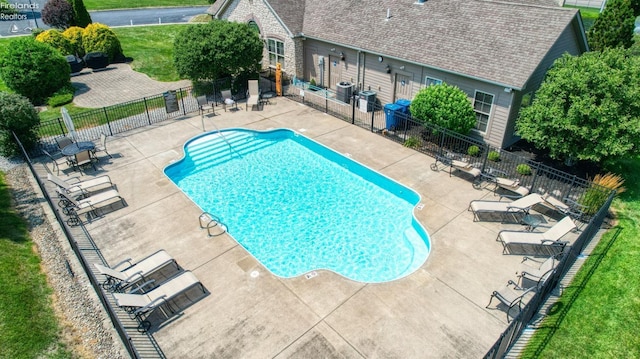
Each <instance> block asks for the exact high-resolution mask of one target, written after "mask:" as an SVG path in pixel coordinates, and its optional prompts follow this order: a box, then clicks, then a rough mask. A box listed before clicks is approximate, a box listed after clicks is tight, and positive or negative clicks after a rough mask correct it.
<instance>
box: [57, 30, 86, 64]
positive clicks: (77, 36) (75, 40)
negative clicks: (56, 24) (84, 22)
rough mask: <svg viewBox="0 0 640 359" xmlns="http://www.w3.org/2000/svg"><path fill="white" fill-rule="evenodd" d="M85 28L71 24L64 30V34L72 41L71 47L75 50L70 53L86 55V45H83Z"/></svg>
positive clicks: (80, 55) (79, 55)
mask: <svg viewBox="0 0 640 359" xmlns="http://www.w3.org/2000/svg"><path fill="white" fill-rule="evenodd" d="M83 32H84V29H83V28H81V27H78V26H71V27H70V28H68V29H66V30H64V32H63V33H62V35H64V37H66V38H67V39H68V40H69V42H70V43H71V48H72V49H73V52H70V53H69V54H72V55H76V56H78V57H84V55H85V52H84V46H83V45H82V33H83Z"/></svg>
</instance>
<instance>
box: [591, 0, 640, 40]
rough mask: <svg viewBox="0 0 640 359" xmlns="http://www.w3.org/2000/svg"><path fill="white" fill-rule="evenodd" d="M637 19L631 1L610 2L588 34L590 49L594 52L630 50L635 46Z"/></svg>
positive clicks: (615, 0) (613, 0) (618, 0)
mask: <svg viewBox="0 0 640 359" xmlns="http://www.w3.org/2000/svg"><path fill="white" fill-rule="evenodd" d="M635 19H636V18H635V16H634V14H633V9H632V7H631V0H609V2H608V3H607V6H606V7H605V8H604V10H603V11H602V14H600V16H598V18H597V19H596V21H595V22H594V23H593V26H592V27H591V28H590V29H589V31H588V32H587V39H588V40H589V47H590V48H591V50H594V51H602V50H604V49H606V48H614V47H622V48H625V49H628V48H629V47H631V45H633V30H634V28H635Z"/></svg>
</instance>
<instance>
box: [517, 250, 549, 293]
mask: <svg viewBox="0 0 640 359" xmlns="http://www.w3.org/2000/svg"><path fill="white" fill-rule="evenodd" d="M522 262H523V263H524V262H531V263H535V264H534V265H527V266H523V269H522V270H521V271H520V272H519V273H517V275H518V282H519V284H518V285H519V286H520V287H523V288H528V287H530V286H527V285H526V284H525V281H528V282H529V283H535V286H536V287H538V288H540V286H541V285H542V284H544V282H545V281H546V280H547V278H548V277H549V276H550V275H551V273H552V272H553V270H554V269H555V268H556V265H558V260H557V256H550V257H547V258H546V259H545V260H540V259H538V258H533V257H524V258H523V259H522Z"/></svg>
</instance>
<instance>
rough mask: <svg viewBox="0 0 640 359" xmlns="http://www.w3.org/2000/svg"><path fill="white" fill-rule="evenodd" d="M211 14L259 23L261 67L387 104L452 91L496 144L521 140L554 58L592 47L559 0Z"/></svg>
mask: <svg viewBox="0 0 640 359" xmlns="http://www.w3.org/2000/svg"><path fill="white" fill-rule="evenodd" d="M208 12H209V13H210V14H211V15H212V16H213V17H214V18H216V19H227V20H230V21H238V22H245V23H248V24H250V25H251V26H254V27H255V28H256V30H257V31H259V33H260V36H261V37H262V38H263V39H264V41H265V61H263V64H264V66H275V64H276V63H277V62H279V63H281V64H282V68H283V70H284V71H285V72H286V73H287V74H288V75H289V76H296V77H298V78H303V79H305V80H306V81H310V80H311V79H314V80H315V82H316V83H317V84H319V85H321V86H324V87H328V88H332V89H336V84H338V83H339V82H350V83H352V84H354V85H355V86H356V89H357V90H373V91H375V92H376V93H377V98H378V99H379V101H380V102H381V104H385V103H390V102H394V101H395V100H397V99H400V98H406V99H412V98H413V97H414V96H415V95H416V93H417V92H418V91H419V90H420V89H422V88H423V87H425V86H430V85H433V84H439V83H441V82H446V83H448V84H450V85H455V86H457V87H459V88H460V89H462V90H463V91H464V92H466V93H467V95H468V96H469V99H470V101H472V104H473V107H474V109H475V111H476V117H477V124H476V128H475V129H474V135H475V136H479V137H481V138H483V139H484V141H486V142H487V143H489V144H492V145H494V146H499V147H506V146H508V145H510V144H512V143H514V142H515V141H517V140H518V139H519V138H518V136H517V135H516V134H515V121H516V119H517V116H518V112H519V110H520V108H521V106H523V105H526V104H527V103H530V101H531V99H532V95H533V93H534V92H535V90H536V89H537V88H538V87H539V86H540V84H541V82H542V80H543V78H544V76H545V73H546V71H547V69H548V68H549V67H550V66H551V65H552V64H553V62H554V60H555V59H557V58H558V57H560V56H562V55H563V54H564V53H569V54H572V55H579V54H581V53H583V52H585V51H588V45H587V40H586V36H585V32H584V28H583V24H582V19H581V17H580V14H579V12H578V10H576V9H569V8H562V7H559V6H557V4H556V3H555V2H554V1H552V0H538V1H536V0H511V1H492V0H427V1H424V0H386V1H379V0H299V1H291V0H218V1H216V3H215V4H214V5H213V6H211V8H210V9H209V10H208ZM267 59H268V61H267Z"/></svg>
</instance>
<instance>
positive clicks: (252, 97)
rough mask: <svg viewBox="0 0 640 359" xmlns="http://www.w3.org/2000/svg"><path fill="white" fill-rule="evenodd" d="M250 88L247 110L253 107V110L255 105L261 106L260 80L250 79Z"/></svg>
mask: <svg viewBox="0 0 640 359" xmlns="http://www.w3.org/2000/svg"><path fill="white" fill-rule="evenodd" d="M248 87H249V89H248V90H247V104H246V106H245V110H248V109H249V106H251V109H252V110H253V106H254V105H255V106H260V87H259V85H258V80H249V86H248Z"/></svg>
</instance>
